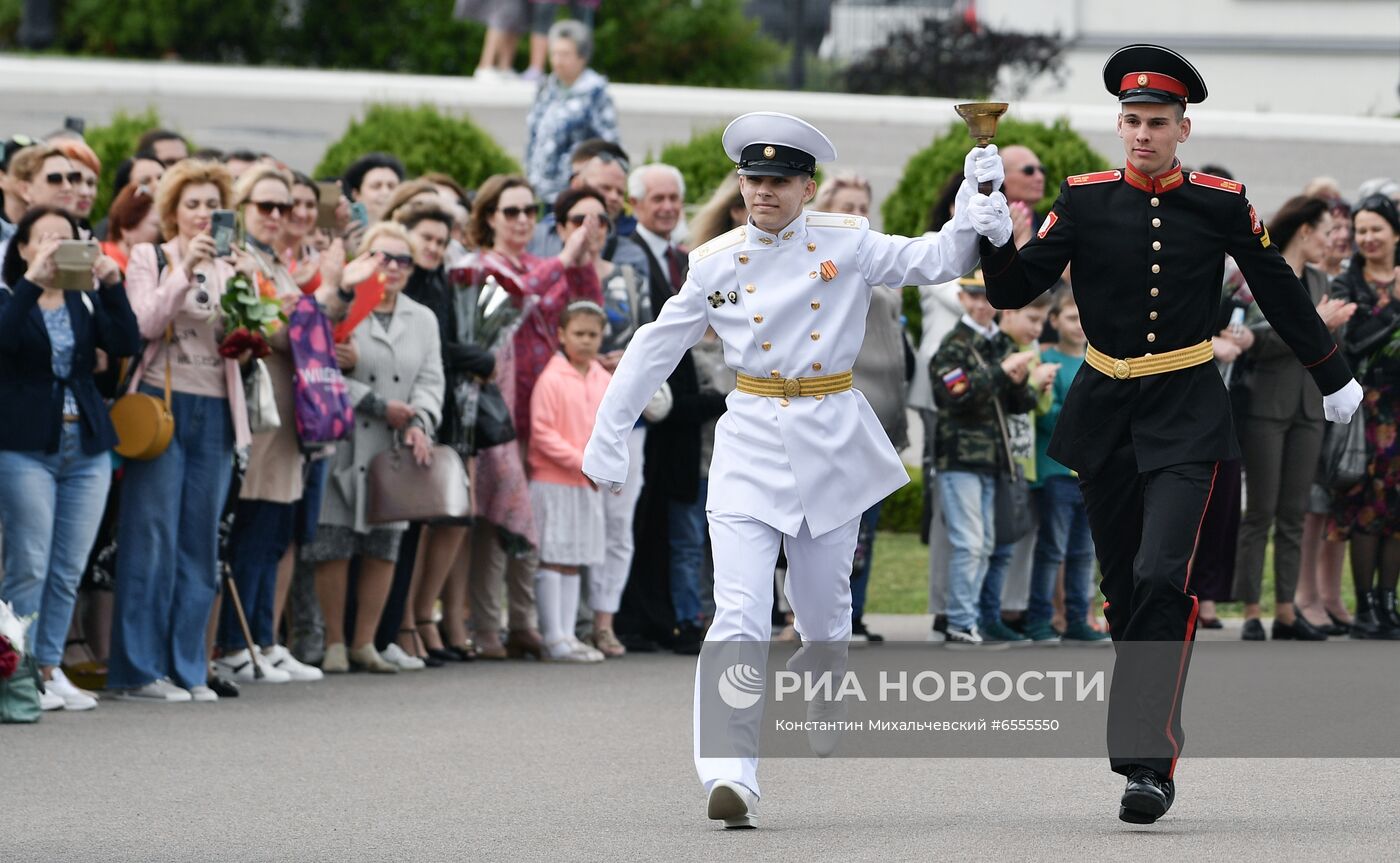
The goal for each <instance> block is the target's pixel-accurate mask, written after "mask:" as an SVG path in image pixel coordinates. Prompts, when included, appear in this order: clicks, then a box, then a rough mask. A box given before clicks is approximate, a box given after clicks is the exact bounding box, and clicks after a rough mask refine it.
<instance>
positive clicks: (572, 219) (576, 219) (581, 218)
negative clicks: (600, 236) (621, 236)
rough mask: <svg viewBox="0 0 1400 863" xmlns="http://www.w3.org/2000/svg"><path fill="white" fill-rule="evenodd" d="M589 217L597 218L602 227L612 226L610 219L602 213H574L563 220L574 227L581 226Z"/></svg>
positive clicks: (609, 227)
mask: <svg viewBox="0 0 1400 863" xmlns="http://www.w3.org/2000/svg"><path fill="white" fill-rule="evenodd" d="M589 219H597V220H598V222H599V223H600V224H601V225H602V226H603V227H605V228H608V229H611V228H612V220H611V219H609V218H608V217H607V216H605V215H603V214H602V213H597V214H594V213H574V214H573V215H571V216H569V217H568V218H567V219H565V220H564V221H566V222H568V223H569V224H571V225H573V226H574V227H575V228H582V227H583V226H584V224H586V223H587V222H588V220H589Z"/></svg>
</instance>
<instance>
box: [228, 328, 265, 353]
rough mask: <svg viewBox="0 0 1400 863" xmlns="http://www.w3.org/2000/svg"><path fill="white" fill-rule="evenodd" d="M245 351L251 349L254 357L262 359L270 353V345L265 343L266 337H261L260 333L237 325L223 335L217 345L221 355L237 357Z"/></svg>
mask: <svg viewBox="0 0 1400 863" xmlns="http://www.w3.org/2000/svg"><path fill="white" fill-rule="evenodd" d="M245 351H251V352H252V355H253V357H254V358H255V359H262V358H263V357H265V356H267V355H268V354H270V353H272V345H269V344H268V343H267V339H265V338H263V337H262V334H261V333H254V332H249V331H248V328H247V327H239V328H238V329H236V330H234V331H233V332H231V333H229V334H228V335H226V336H224V340H223V342H222V343H221V344H220V345H219V356H221V357H228V358H230V359H237V358H238V357H240V356H242V355H243V354H244V352H245Z"/></svg>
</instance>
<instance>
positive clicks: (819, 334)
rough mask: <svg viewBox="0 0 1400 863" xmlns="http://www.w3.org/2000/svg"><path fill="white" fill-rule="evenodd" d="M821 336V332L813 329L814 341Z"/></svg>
mask: <svg viewBox="0 0 1400 863" xmlns="http://www.w3.org/2000/svg"><path fill="white" fill-rule="evenodd" d="M821 337H822V334H821V333H819V332H817V331H816V330H813V331H812V341H814V342H815V341H816V340H817V339H819V338H821Z"/></svg>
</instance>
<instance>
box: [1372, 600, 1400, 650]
mask: <svg viewBox="0 0 1400 863" xmlns="http://www.w3.org/2000/svg"><path fill="white" fill-rule="evenodd" d="M1371 613H1372V614H1374V615H1375V616H1376V624H1377V626H1379V627H1380V634H1379V635H1377V636H1376V637H1377V638H1385V639H1389V640H1391V641H1400V614H1396V613H1395V591H1393V590H1377V591H1376V592H1375V593H1373V594H1372V595H1371Z"/></svg>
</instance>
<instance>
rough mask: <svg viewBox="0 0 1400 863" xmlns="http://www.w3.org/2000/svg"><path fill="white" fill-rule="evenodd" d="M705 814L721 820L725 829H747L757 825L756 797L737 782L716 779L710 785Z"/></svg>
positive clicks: (715, 819)
mask: <svg viewBox="0 0 1400 863" xmlns="http://www.w3.org/2000/svg"><path fill="white" fill-rule="evenodd" d="M705 814H706V815H707V816H708V817H709V818H710V820H711V821H723V822H724V829H726V830H749V829H752V828H754V827H757V826H758V797H756V796H754V793H753V792H752V791H750V790H749V789H747V788H745V787H744V786H742V785H740V784H739V783H737V782H730V781H729V780H727V779H718V780H716V781H715V784H714V785H711V786H710V799H709V802H708V803H707V804H706V806H705Z"/></svg>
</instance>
